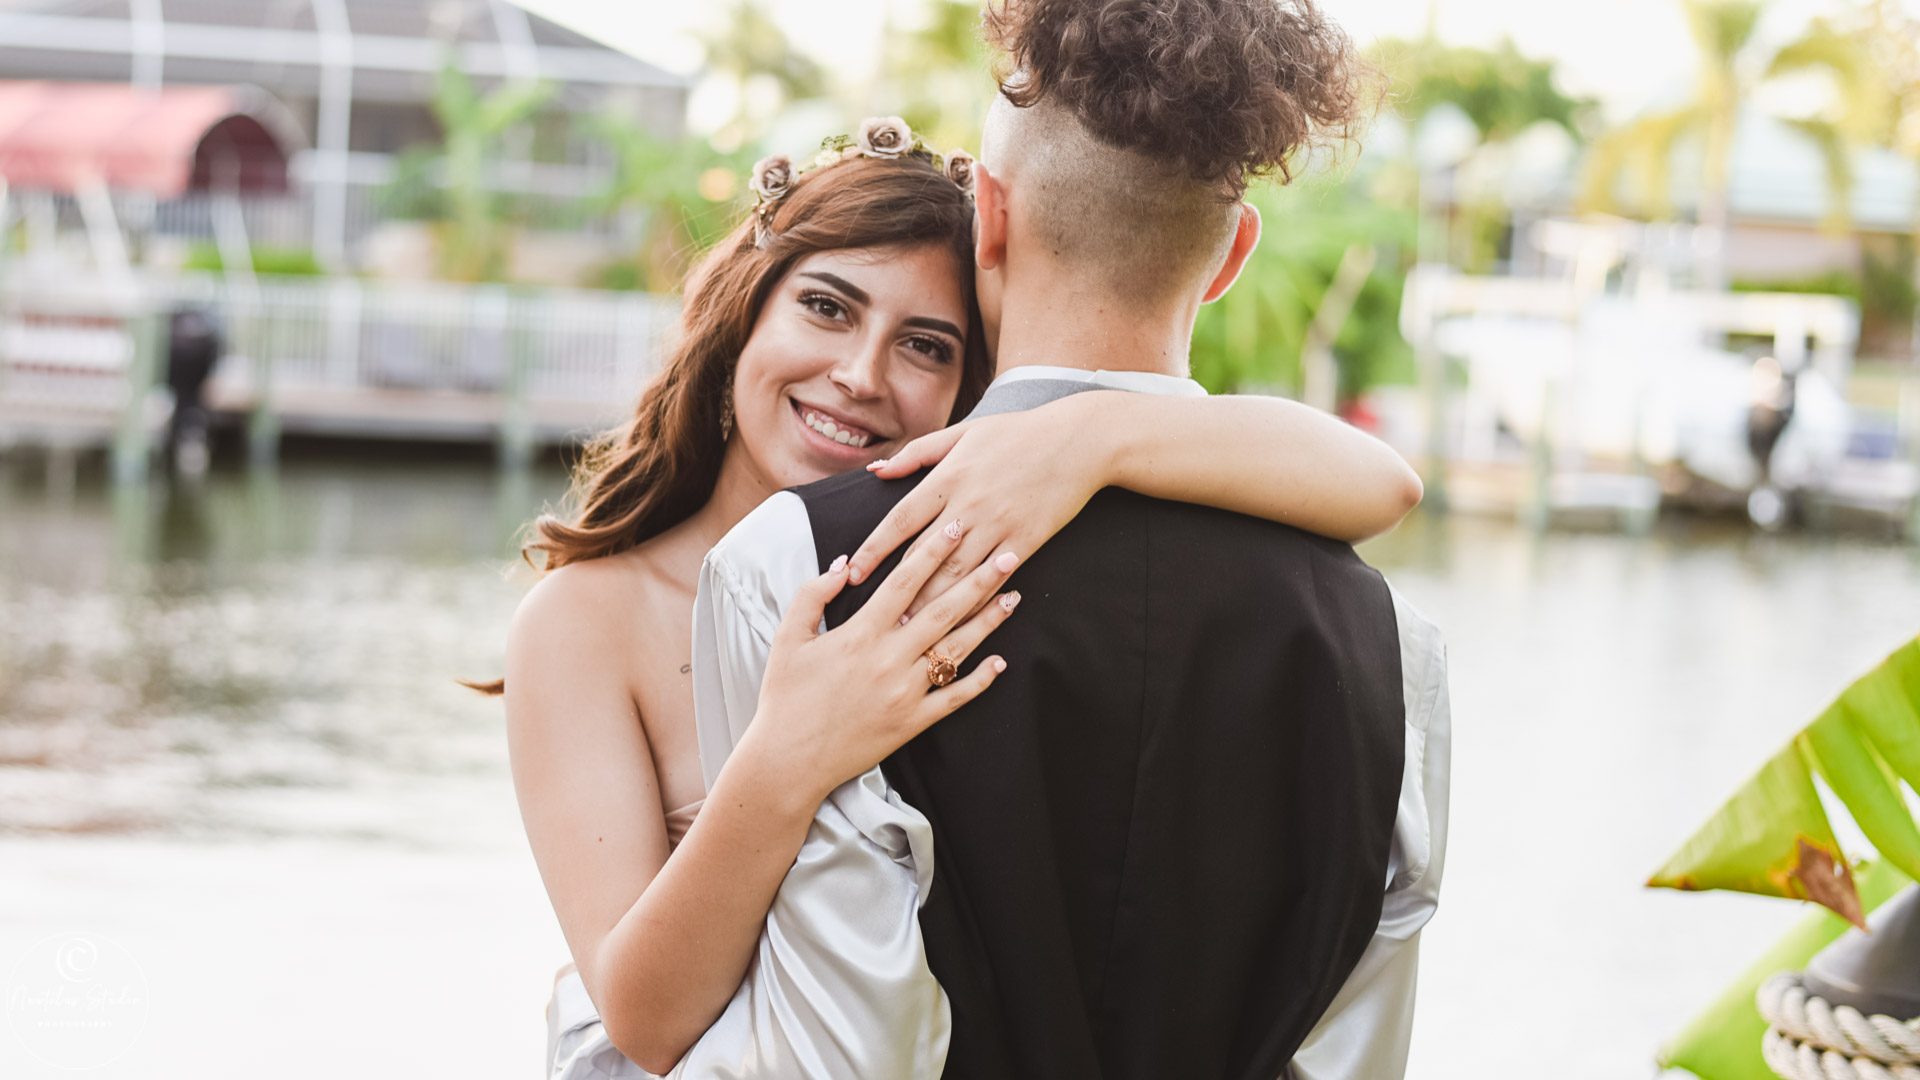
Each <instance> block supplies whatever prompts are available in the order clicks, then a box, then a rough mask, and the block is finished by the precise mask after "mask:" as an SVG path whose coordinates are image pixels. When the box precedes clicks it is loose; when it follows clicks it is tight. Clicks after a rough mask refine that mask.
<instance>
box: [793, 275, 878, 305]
mask: <svg viewBox="0 0 1920 1080" xmlns="http://www.w3.org/2000/svg"><path fill="white" fill-rule="evenodd" d="M800 276H801V277H810V278H813V279H814V280H816V281H824V282H826V283H827V284H829V285H831V286H833V287H834V288H836V289H839V290H840V291H841V292H843V293H846V294H847V295H848V296H850V297H852V298H853V300H854V302H855V303H860V304H871V303H873V297H871V296H868V295H867V290H865V289H863V288H861V287H860V286H858V285H855V284H854V283H853V282H851V281H848V280H847V279H846V278H843V277H841V276H840V275H838V274H829V273H827V272H826V271H824V270H808V271H806V272H805V273H802V274H801V275H800Z"/></svg>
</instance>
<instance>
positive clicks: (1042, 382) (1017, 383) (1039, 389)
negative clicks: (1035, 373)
mask: <svg viewBox="0 0 1920 1080" xmlns="http://www.w3.org/2000/svg"><path fill="white" fill-rule="evenodd" d="M1105 389H1107V388H1106V387H1104V386H1095V385H1094V384H1093V383H1090V382H1075V381H1073V380H1071V379H1016V380H1014V381H1013V382H1005V383H1000V384H998V385H996V386H989V387H987V392H986V393H985V394H982V395H981V396H980V404H978V405H975V406H974V407H973V411H972V412H970V413H968V414H967V419H969V420H972V419H974V418H975V417H979V416H998V415H1000V414H1001V413H1012V412H1025V411H1026V410H1028V409H1037V408H1039V407H1040V406H1042V405H1045V404H1046V403H1047V402H1049V401H1058V400H1060V399H1061V398H1063V397H1066V396H1068V395H1070V394H1080V393H1085V392H1086V391H1088V390H1105Z"/></svg>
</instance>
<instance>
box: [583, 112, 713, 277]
mask: <svg viewBox="0 0 1920 1080" xmlns="http://www.w3.org/2000/svg"><path fill="white" fill-rule="evenodd" d="M590 130H591V131H592V132H593V133H594V135H595V137H596V138H598V139H599V140H600V141H601V142H602V143H604V144H605V145H606V146H607V148H608V149H610V150H611V151H612V152H613V161H614V170H613V179H612V181H611V182H610V183H609V184H608V185H607V188H606V190H605V191H603V192H602V193H601V194H600V196H599V198H598V200H597V202H598V207H599V209H600V210H602V211H604V212H616V213H628V214H633V215H636V216H637V218H638V219H639V225H640V228H639V230H638V233H639V235H638V242H637V243H636V245H635V247H634V250H633V252H632V254H631V256H630V257H628V258H626V259H623V260H622V261H620V262H618V263H616V264H614V265H612V266H610V267H608V268H607V270H606V272H605V274H604V275H603V278H604V280H603V281H602V284H603V285H605V286H607V287H610V288H628V289H650V290H653V291H656V292H665V291H668V290H671V289H673V288H675V287H676V286H677V285H679V283H680V278H681V276H682V275H683V274H684V273H685V272H686V270H687V267H688V266H689V265H691V262H692V260H693V259H694V257H696V256H697V255H698V254H699V253H700V252H702V251H705V250H706V249H707V247H708V246H709V245H711V244H712V243H713V242H714V241H715V240H717V239H719V238H720V236H721V235H722V234H724V233H725V232H726V231H727V229H729V228H730V227H732V225H733V224H734V221H735V220H736V218H737V216H738V211H739V210H740V209H741V208H742V207H743V206H744V204H745V199H744V196H745V190H746V184H745V176H746V172H747V167H748V162H747V160H746V155H745V154H744V153H743V152H741V151H735V152H733V153H728V154H723V153H720V152H719V151H716V150H715V149H714V148H713V146H712V145H711V144H710V143H708V142H707V141H706V140H704V139H663V138H661V137H659V136H657V135H654V134H652V133H651V132H648V131H646V130H644V129H642V128H640V127H638V126H637V125H635V124H634V123H633V121H632V120H631V119H630V118H628V117H626V116H623V115H620V114H618V113H611V112H610V113H605V114H602V115H601V116H599V117H597V118H596V119H595V120H594V121H593V123H592V126H591V128H590Z"/></svg>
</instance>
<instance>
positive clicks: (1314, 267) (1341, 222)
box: [1191, 178, 1414, 400]
mask: <svg viewBox="0 0 1920 1080" xmlns="http://www.w3.org/2000/svg"><path fill="white" fill-rule="evenodd" d="M1247 198H1248V200H1249V201H1250V202H1252V203H1253V205H1254V206H1255V207H1256V208H1257V209H1258V210H1259V211H1260V215H1261V222H1262V228H1261V237H1260V244H1259V246H1258V247H1256V248H1255V249H1254V251H1253V254H1252V255H1250V256H1249V257H1248V259H1247V265H1246V268H1245V269H1244V270H1242V271H1241V274H1240V280H1239V281H1237V282H1236V283H1235V284H1234V286H1233V288H1231V289H1229V290H1227V294H1226V295H1225V296H1223V297H1222V298H1221V299H1220V300H1219V301H1217V302H1216V303H1213V304H1210V305H1208V306H1206V307H1204V308H1201V309H1200V317H1199V319H1198V321H1197V322H1196V323H1195V325H1194V329H1193V348H1192V352H1191V360H1192V369H1193V377H1194V378H1195V379H1197V380H1199V382H1200V383H1202V384H1203V385H1205V386H1206V387H1207V389H1209V390H1211V391H1213V392H1215V393H1231V392H1233V391H1236V390H1240V389H1243V388H1248V387H1257V386H1265V387H1273V386H1285V387H1289V388H1297V387H1298V386H1299V385H1300V382H1301V353H1302V350H1303V349H1304V348H1305V347H1306V344H1307V336H1308V328H1309V326H1310V325H1311V324H1312V322H1313V318H1314V314H1315V312H1317V311H1318V310H1319V307H1320V301H1321V299H1322V298H1323V297H1324V296H1325V294H1326V291H1327V287H1328V285H1329V284H1331V283H1332V281H1333V280H1334V276H1335V274H1336V272H1337V271H1338V268H1339V266H1340V263H1341V260H1342V259H1344V258H1345V257H1346V254H1347V251H1348V250H1349V249H1350V248H1352V247H1353V246H1354V245H1356V244H1364V245H1373V246H1374V247H1376V249H1377V250H1376V258H1375V259H1374V263H1373V269H1372V270H1371V272H1370V273H1369V274H1368V275H1367V277H1366V280H1365V283H1364V284H1363V285H1362V286H1361V288H1360V292H1359V295H1358V296H1357V297H1356V298H1355V301H1354V305H1353V310H1352V313H1351V315H1350V317H1349V318H1348V319H1347V320H1346V321H1345V323H1344V325H1343V326H1341V327H1339V328H1338V331H1337V333H1336V335H1335V337H1334V339H1333V345H1334V354H1335V357H1336V359H1337V361H1338V362H1339V365H1340V391H1339V396H1340V398H1341V399H1342V400H1346V399H1349V398H1351V397H1353V396H1354V395H1356V394H1358V393H1359V392H1360V390H1362V389H1364V388H1365V387H1367V386H1369V385H1373V384H1375V383H1379V382H1386V381H1394V380H1399V379H1404V378H1407V377H1408V376H1409V374H1410V372H1411V370H1412V352H1411V350H1410V349H1409V348H1408V347H1407V344H1406V342H1405V341H1404V340H1402V339H1401V337H1400V331H1399V310H1400V292H1401V289H1402V287H1403V285H1404V283H1405V271H1404V269H1403V267H1402V266H1401V252H1403V251H1406V250H1409V249H1410V247H1411V244H1412V242H1413V229H1414V218H1413V213H1412V211H1411V210H1408V209H1403V208H1399V207H1395V206H1393V205H1390V204H1387V203H1383V202H1381V201H1378V200H1376V199H1374V198H1373V197H1372V196H1371V194H1370V193H1369V192H1368V191H1367V190H1366V189H1365V187H1364V186H1363V185H1361V184H1359V183H1358V182H1343V181H1341V180H1339V179H1336V178H1320V179H1314V180H1304V181H1301V182H1299V183H1296V184H1293V185H1291V186H1288V187H1275V186H1271V185H1263V186H1259V187H1255V188H1252V189H1250V190H1249V191H1248V194H1247Z"/></svg>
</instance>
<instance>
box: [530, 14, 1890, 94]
mask: <svg viewBox="0 0 1920 1080" xmlns="http://www.w3.org/2000/svg"><path fill="white" fill-rule="evenodd" d="M522 2H524V3H525V4H526V6H527V7H529V8H531V9H532V10H535V11H538V12H540V13H542V14H544V15H547V16H548V17H550V18H553V19H555V20H556V21H559V22H562V23H565V24H567V25H569V26H573V27H575V28H577V29H579V30H581V31H583V32H585V33H588V34H592V35H594V36H595V37H598V38H600V39H601V40H603V41H606V42H607V43H608V44H611V45H614V46H616V47H619V48H622V49H625V50H628V51H630V52H632V53H634V54H635V55H638V56H640V57H642V58H643V59H646V60H649V61H652V62H653V63H656V64H659V65H660V66H662V67H665V68H668V69H670V70H673V71H678V72H682V73H692V72H693V71H694V70H696V69H697V68H698V66H699V63H700V58H701V50H700V46H699V45H698V43H697V42H695V41H694V40H693V39H692V38H691V37H690V35H689V33H688V31H689V30H691V29H693V28H695V27H697V26H699V25H701V24H702V23H703V22H705V21H706V20H710V19H712V18H714V17H715V15H716V14H717V12H718V11H719V10H720V9H721V5H720V4H719V3H708V2H703V0H615V2H612V3H609V2H608V0H522ZM765 2H766V4H767V6H768V8H769V10H771V11H772V12H773V14H774V17H775V18H776V19H777V20H778V22H779V23H780V25H781V27H782V28H783V29H785V30H786V32H787V34H788V36H789V38H790V39H792V40H793V41H794V42H795V43H796V44H797V45H798V46H799V47H800V48H802V49H803V50H805V51H807V52H809V53H812V54H813V55H815V56H816V57H818V58H819V59H821V60H822V61H824V62H826V63H828V64H829V65H831V66H832V67H834V68H836V69H838V70H840V71H843V72H845V73H846V75H847V76H848V78H849V79H850V80H857V79H858V78H859V77H860V75H861V74H862V73H863V72H864V71H866V70H868V68H869V66H870V65H871V63H872V60H871V58H872V56H873V53H874V49H875V45H876V42H877V41H878V40H879V36H880V33H881V29H882V27H883V26H884V25H885V20H886V19H888V18H890V17H891V18H894V19H896V20H900V21H905V20H908V19H911V18H912V13H913V11H914V10H915V7H916V5H915V4H914V3H913V0H765ZM1909 2H1910V3H1916V4H1920V0H1909ZM1322 3H1323V5H1324V7H1325V9H1326V10H1327V12H1328V13H1330V14H1331V15H1332V16H1333V17H1334V18H1335V19H1337V20H1339V21H1340V22H1341V23H1342V24H1343V25H1345V26H1346V27H1347V29H1348V30H1349V31H1350V32H1351V33H1353V35H1354V37H1355V38H1356V39H1357V40H1359V41H1360V42H1361V43H1362V44H1365V43H1366V42H1369V41H1372V40H1373V39H1375V38H1378V37H1387V36H1414V35H1417V34H1419V33H1420V32H1421V31H1422V30H1423V29H1424V28H1425V26H1426V25H1427V20H1428V18H1429V17H1432V18H1433V19H1434V21H1435V23H1436V25H1437V27H1438V29H1439V33H1440V36H1441V38H1442V39H1444V40H1446V41H1449V42H1454V43H1459V44H1472V45H1491V44H1493V43H1495V42H1497V41H1498V40H1499V39H1500V38H1501V37H1502V36H1511V37H1512V38H1513V39H1514V41H1515V42H1516V43H1517V44H1518V45H1519V46H1520V49H1521V51H1523V52H1525V53H1527V54H1528V55H1530V56H1537V57H1551V58H1553V59H1555V60H1558V61H1559V62H1560V65H1561V77H1562V79H1563V89H1565V90H1567V91H1569V92H1572V93H1577V94H1590V95H1593V96H1596V97H1599V98H1600V99H1601V100H1602V101H1603V102H1604V103H1605V105H1606V107H1607V111H1608V113H1609V114H1610V115H1612V116H1614V117H1624V116H1626V115H1630V114H1632V113H1634V112H1637V111H1638V110H1640V109H1642V108H1645V107H1646V106H1648V105H1650V104H1653V103H1656V102H1658V101H1661V100H1663V99H1668V98H1675V97H1678V96H1680V95H1681V94H1683V93H1684V92H1685V90H1686V88H1687V86H1688V84H1689V82H1690V80H1691V78H1692V74H1693V45H1692V42H1691V40H1690V39H1689V37H1688V34H1687V28H1686V24H1685V22H1684V19H1683V16H1682V15H1681V10H1680V5H1679V2H1678V0H1599V2H1594V0H1322ZM1835 6H1836V5H1835V3H1834V2H1833V0H1773V2H1772V3H1771V4H1770V5H1769V7H1768V9H1767V14H1766V17H1765V20H1764V21H1763V23H1762V24H1761V29H1760V34H1761V36H1762V37H1763V38H1766V39H1768V40H1771V41H1775V42H1780V41H1785V40H1787V39H1790V38H1791V37H1793V36H1794V35H1795V34H1796V33H1797V32H1798V31H1799V30H1800V29H1801V28H1803V27H1804V26H1805V25H1806V23H1807V20H1808V19H1810V18H1812V17H1813V16H1816V15H1819V14H1821V13H1823V12H1828V11H1831V10H1833V9H1834V8H1835Z"/></svg>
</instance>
